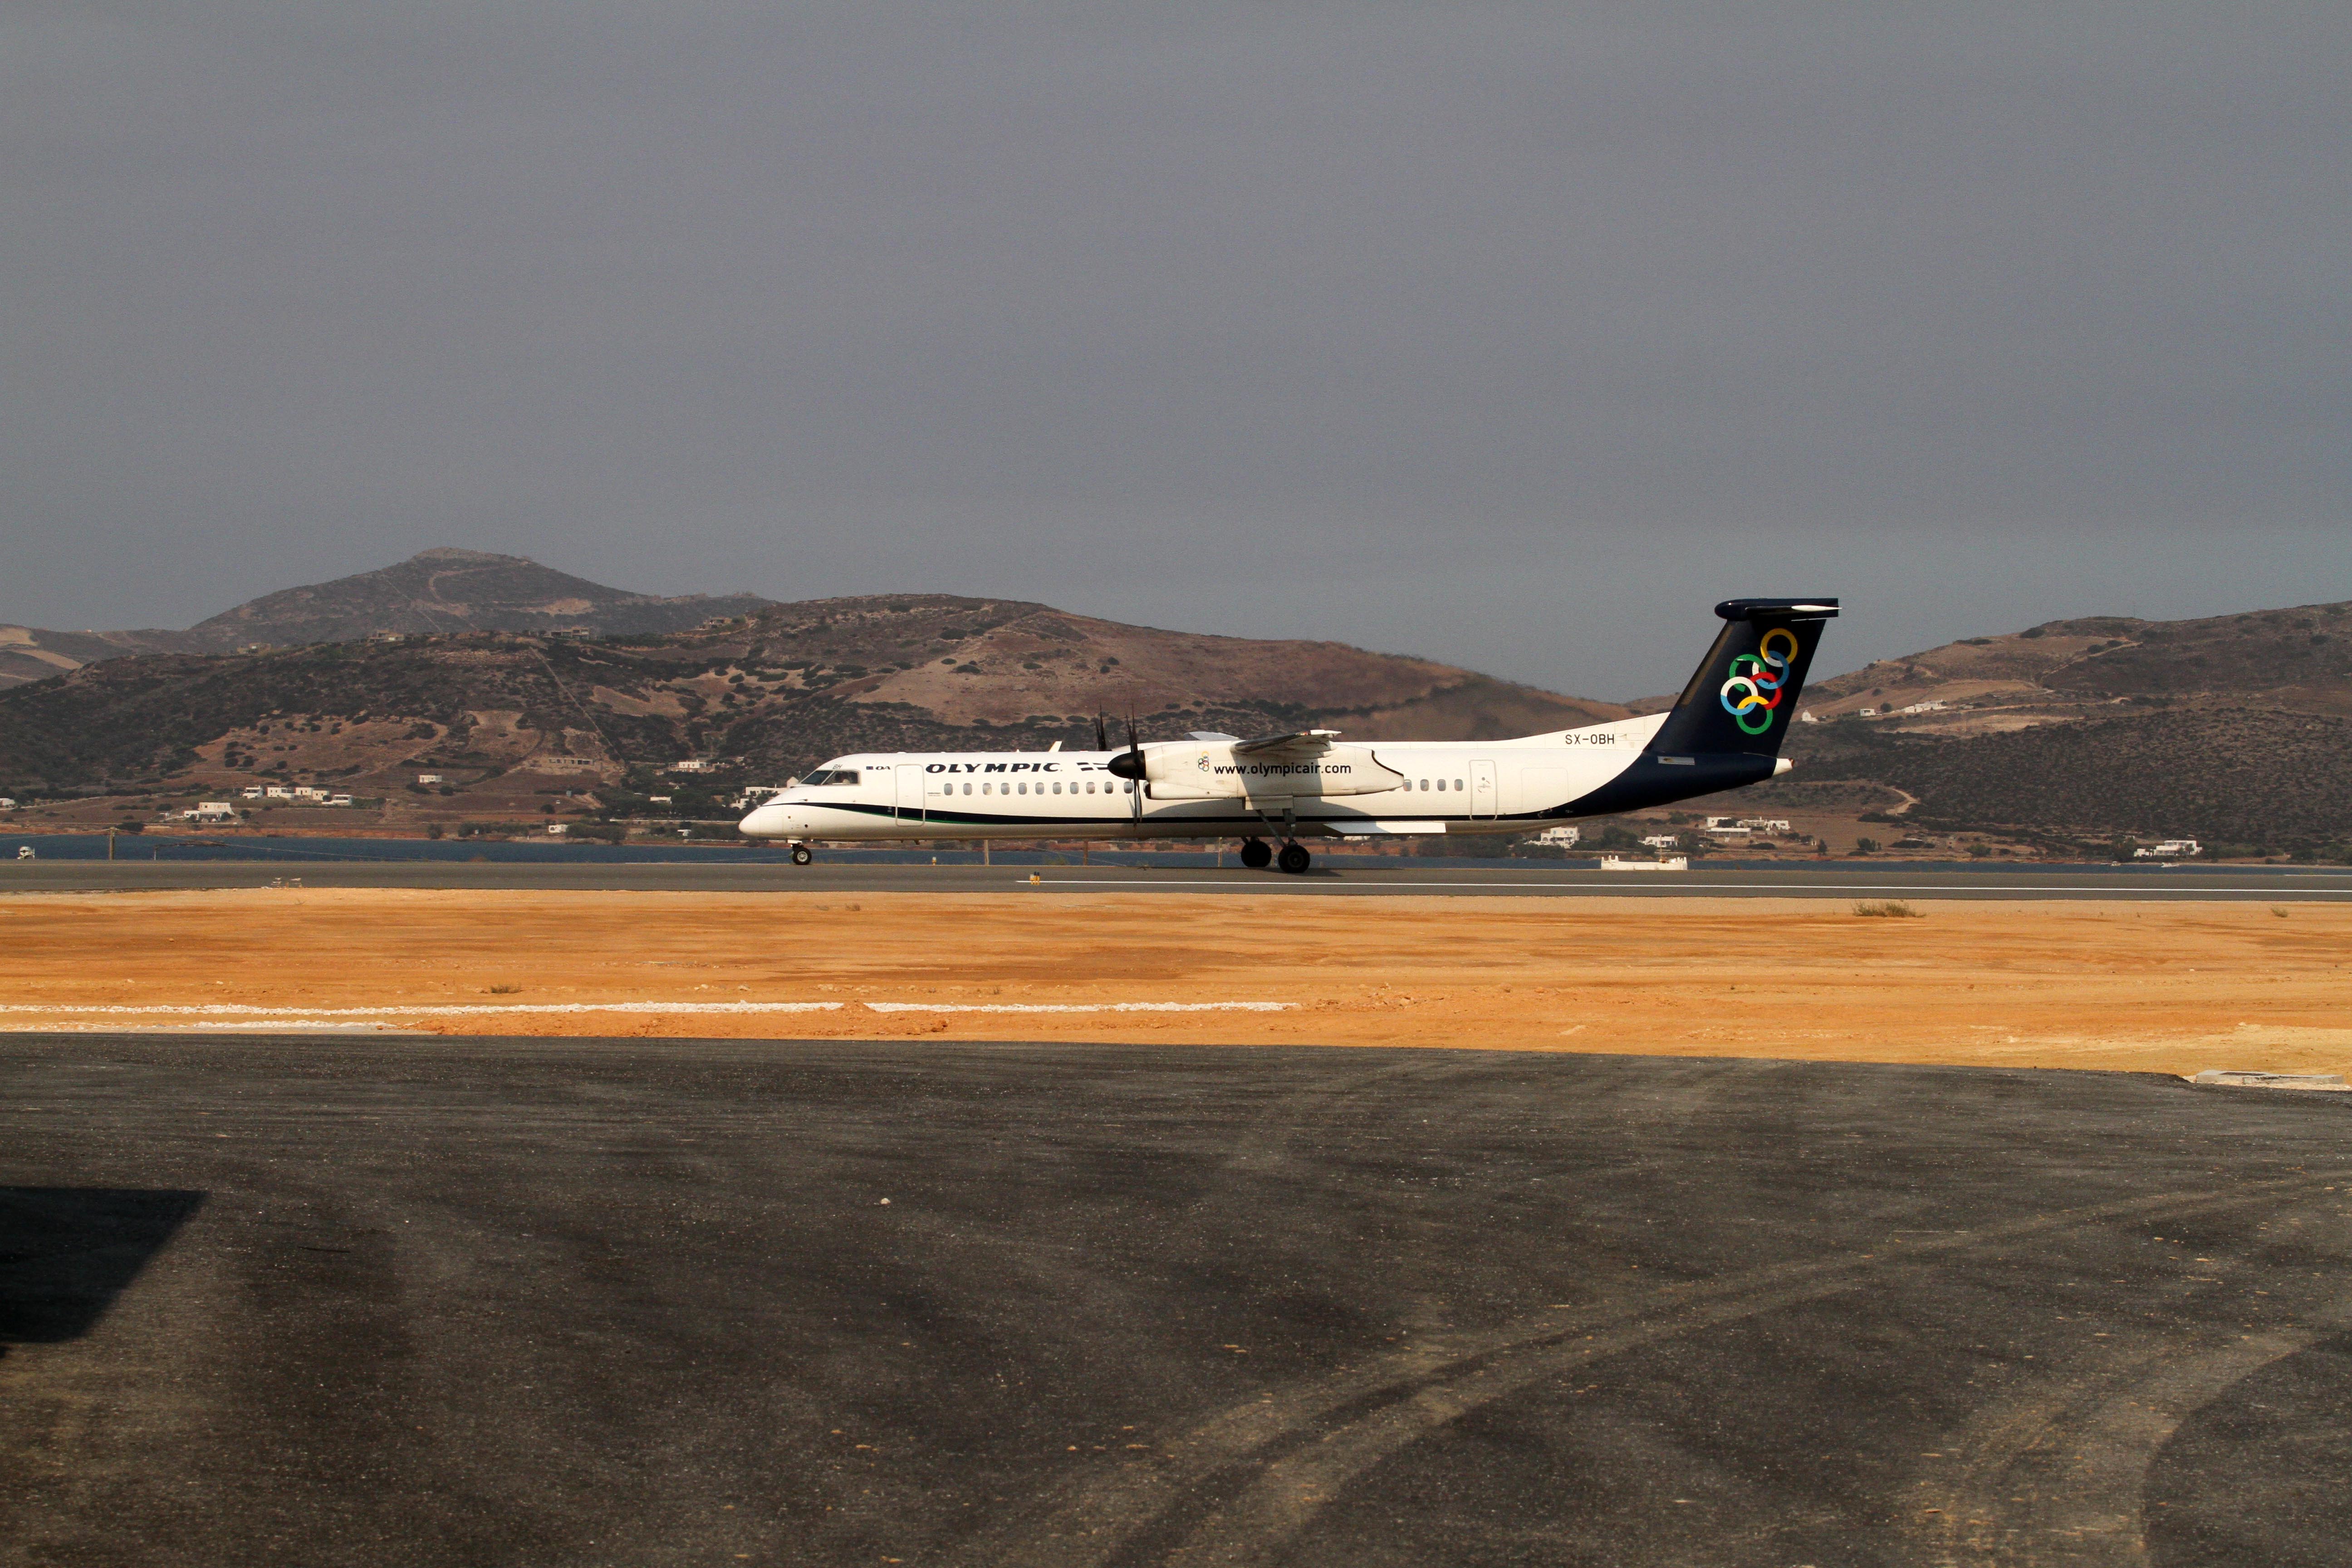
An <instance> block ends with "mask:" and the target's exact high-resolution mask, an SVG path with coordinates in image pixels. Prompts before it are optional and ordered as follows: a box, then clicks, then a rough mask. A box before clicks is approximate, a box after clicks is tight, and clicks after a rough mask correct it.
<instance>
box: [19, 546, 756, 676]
mask: <svg viewBox="0 0 2352 1568" xmlns="http://www.w3.org/2000/svg"><path fill="white" fill-rule="evenodd" d="M770 604H772V601H771V600H768V599H763V598H761V597H759V596H758V595H752V594H730V595H709V594H688V595H680V596H677V597H671V598H664V597H660V596H658V595H651V594H633V593H630V592H627V591H626V590H625V589H620V588H608V587H606V586H605V585H604V584H601V583H592V582H590V581H588V580H587V579H586V578H584V577H574V576H572V574H569V573H566V572H559V571H557V570H555V569H554V568H553V567H551V566H542V565H541V564H540V563H538V562H536V561H532V560H530V559H529V558H528V557H525V556H520V555H495V554H491V553H489V552H486V551H479V550H455V549H446V548H445V549H436V550H426V551H422V552H418V553H417V554H415V555H413V556H411V557H410V558H409V559H407V560H406V561H403V562H400V563H396V564H394V565H391V566H385V567H381V568H378V569H377V570H375V571H373V572H360V573H354V574H352V575H351V576H348V577H338V578H336V579H334V580H333V581H332V582H328V583H316V584H307V585H305V586H302V587H298V588H286V589H281V590H279V591H278V592H277V593H274V594H265V595H262V596H261V597H259V598H257V599H252V600H248V601H247V602H246V603H245V604H242V605H237V606H236V607H235V608H234V609H230V610H226V611H223V612H222V613H221V614H219V615H217V616H211V617H209V618H207V619H205V620H203V621H199V622H197V623H196V624H195V625H194V626H190V627H189V628H188V629H187V630H185V631H165V630H158V629H152V628H151V629H148V630H142V631H116V632H60V631H50V630H45V629H43V628H41V627H37V626H0V689H5V688H7V687H10V686H19V685H22V684H24V683H25V682H26V681H27V680H43V679H48V678H49V677H51V676H54V675H56V674H58V673H59V672H60V671H63V670H68V669H76V668H80V667H81V666H83V665H86V664H94V663H98V662H100V661H101V660H104V659H109V658H124V657H126V656H129V655H132V654H142V653H236V652H238V651H240V650H243V649H249V648H264V647H299V646H303V645H307V644H312V643H334V642H362V641H365V640H366V639H367V638H369V637H399V636H420V637H432V636H448V635H452V634H456V633H460V632H479V631H503V632H539V633H555V632H578V633H583V634H585V635H588V636H592V637H625V636H639V635H644V634H646V633H656V632H682V631H688V630H691V629H692V628H694V627H695V626H700V625H702V624H703V623H704V622H706V621H709V620H713V619H718V618H722V617H725V616H741V615H751V614H756V613H758V612H759V611H761V610H762V609H765V608H766V607H768V605H770Z"/></svg>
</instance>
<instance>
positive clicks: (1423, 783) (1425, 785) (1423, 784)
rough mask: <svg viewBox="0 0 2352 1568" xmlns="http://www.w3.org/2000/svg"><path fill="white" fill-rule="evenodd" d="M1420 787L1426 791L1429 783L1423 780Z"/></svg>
mask: <svg viewBox="0 0 2352 1568" xmlns="http://www.w3.org/2000/svg"><path fill="white" fill-rule="evenodd" d="M1421 787H1422V788H1423V789H1427V788H1428V787H1429V781H1428V780H1427V779H1423V780H1422V781H1421Z"/></svg>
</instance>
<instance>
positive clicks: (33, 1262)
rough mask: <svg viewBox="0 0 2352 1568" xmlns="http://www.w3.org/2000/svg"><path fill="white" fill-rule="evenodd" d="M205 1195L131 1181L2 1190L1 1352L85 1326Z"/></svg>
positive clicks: (76, 1333)
mask: <svg viewBox="0 0 2352 1568" xmlns="http://www.w3.org/2000/svg"><path fill="white" fill-rule="evenodd" d="M204 1201H205V1194H202V1193H193V1192H175V1191H169V1190H165V1191H149V1190H145V1189H142V1188H137V1187H0V1353H5V1346H7V1345H10V1344H54V1343H56V1342H59V1341H61V1340H76V1339H79V1338H80V1337H81V1336H82V1335H84V1334H86V1333H88V1332H89V1331H90V1330H91V1329H93V1328H95V1327H96V1326H97V1324H98V1321H99V1320H100V1318H103V1317H104V1316H106V1311H107V1309H108V1308H110V1307H111V1306H112V1305H113V1304H114V1300H115V1298H116V1297H118V1296H120V1295H121V1294H122V1292H123V1291H124V1290H125V1289H129V1288H130V1285H131V1281H132V1280H133V1279H137V1278H139V1271H140V1270H141V1269H142V1268H146V1267H147V1260H148V1259H149V1258H152V1257H154V1256H155V1254H157V1253H158V1252H161V1251H162V1250H163V1247H164V1246H165V1244H166V1243H168V1242H169V1241H170V1240H171V1239H172V1237H173V1236H174V1235H175V1234H177V1232H178V1231H179V1228H180V1226H183V1225H184V1224H186V1223H187V1220H188V1216H189V1215H193V1214H194V1213H195V1212H196V1210H197V1209H198V1208H199V1207H201V1206H202V1205H203V1204H204Z"/></svg>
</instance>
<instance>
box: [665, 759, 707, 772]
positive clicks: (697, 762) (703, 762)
mask: <svg viewBox="0 0 2352 1568" xmlns="http://www.w3.org/2000/svg"><path fill="white" fill-rule="evenodd" d="M662 771H663V772H664V773H709V771H710V763H709V761H708V760H707V759H705V758H701V757H688V759H687V760H686V761H685V762H682V763H670V765H669V766H668V767H667V768H665V769H663V770H662Z"/></svg>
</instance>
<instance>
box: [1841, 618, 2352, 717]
mask: <svg viewBox="0 0 2352 1568" xmlns="http://www.w3.org/2000/svg"><path fill="white" fill-rule="evenodd" d="M2130 700H2143V701H2162V702H2166V703H2171V704H2180V703H2189V704H2191V705H2202V704H2209V703H2219V704H2220V705H2222V706H2227V707H2248V706H2251V707H2258V708H2263V709H2276V710H2283V711H2288V712H2302V713H2352V603H2347V604H2333V605H2298V606H2297V607H2295V608H2294V609H2287V610H2260V611H2254V612H2251V613H2248V614H2243V615H2235V616H2209V617H2207V618H2205V619H2202V620H2192V621H2144V620H2137V619H2133V618H2130V617H2128V616H2092V617H2088V618H2085V619H2082V620H2071V621H2050V622H2046V623H2044V624H2043V625H2042V626H2033V627H2030V628H2028V629H2027V630H2025V631H2021V632H2015V633H2011V634H2010V635H2009V636H2006V637H1967V638H1963V639H1962V640H1960V641H1958V642H1954V643H1946V644H1945V645H1944V646H1943V647H1936V648H1929V649H1928V650H1927V651H1926V652H1924V653H1915V654H1906V655H1905V656H1904V657H1902V658H1890V659H1880V660H1878V661H1876V662H1874V663H1873V664H1870V665H1868V666H1866V667H1865V668H1862V669H1859V670H1856V671H1855V672H1853V674H1852V675H1842V676H1839V677H1837V678H1836V679H1832V680H1825V681H1822V682H1821V683H1820V684H1818V685H1816V686H1814V687H1813V688H1812V689H1810V690H1808V691H1807V692H1806V693H1805V708H1806V710H1807V711H1809V712H1811V714H1812V715H1813V716H1814V718H1815V719H1817V720H1828V719H1836V718H1843V717H1845V716H1848V715H1853V714H1861V713H1864V712H1867V713H1868V714H1870V715H1871V716H1873V717H1874V718H1880V719H1888V720H1893V721H1896V722H1897V723H1898V724H1899V725H1900V727H1902V728H1904V729H1906V730H1908V731H1916V732H1923V733H1938V734H1950V735H1967V734H1985V733H1989V732H1993V731H2002V730H2015V729H2021V728H2024V727H2026V726H2028V725H2032V724H2038V723H2048V722H2051V721H2054V720H2060V719H2070V718H2079V717H2082V716H2084V715H2085V714H2086V713H2088V712H2090V711H2092V710H2097V709H2101V708H2108V707H2112V706H2114V705H2115V704H2116V703H2118V702H2126V701H2130ZM1890 710H1891V711H1890ZM1906 710H1909V711H1906Z"/></svg>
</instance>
